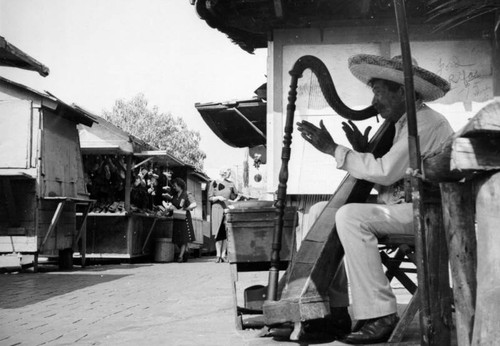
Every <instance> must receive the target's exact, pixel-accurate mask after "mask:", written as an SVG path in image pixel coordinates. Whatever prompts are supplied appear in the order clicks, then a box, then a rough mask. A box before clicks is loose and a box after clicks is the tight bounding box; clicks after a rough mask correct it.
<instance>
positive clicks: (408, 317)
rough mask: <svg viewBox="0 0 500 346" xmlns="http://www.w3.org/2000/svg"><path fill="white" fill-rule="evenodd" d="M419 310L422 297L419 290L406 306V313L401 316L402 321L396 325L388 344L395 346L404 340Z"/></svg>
mask: <svg viewBox="0 0 500 346" xmlns="http://www.w3.org/2000/svg"><path fill="white" fill-rule="evenodd" d="M419 309H420V295H419V294H418V289H417V291H416V292H415V294H414V295H413V296H412V297H411V299H410V302H409V303H408V305H407V306H406V309H405V311H404V312H403V314H402V315H401V319H400V320H399V322H398V324H397V325H396V328H394V330H393V331H392V334H391V336H390V337H389V340H388V343H390V344H391V345H393V344H395V343H400V342H401V341H402V340H403V337H404V334H405V333H406V331H407V330H408V327H409V326H410V324H411V322H412V321H413V319H414V318H415V315H416V314H417V312H418V310H419Z"/></svg>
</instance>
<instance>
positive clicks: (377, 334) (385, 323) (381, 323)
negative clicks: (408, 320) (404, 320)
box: [342, 313, 399, 344]
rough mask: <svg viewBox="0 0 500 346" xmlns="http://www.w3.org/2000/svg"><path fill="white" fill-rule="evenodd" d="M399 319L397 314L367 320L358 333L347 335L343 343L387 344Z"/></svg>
mask: <svg viewBox="0 0 500 346" xmlns="http://www.w3.org/2000/svg"><path fill="white" fill-rule="evenodd" d="M398 321H399V317H398V315H397V314H396V313H394V314H390V315H387V316H382V317H377V318H372V319H369V320H365V322H364V324H363V327H361V329H360V330H359V331H357V332H353V333H351V334H349V335H347V336H346V337H345V338H344V339H343V340H342V341H343V342H345V343H348V344H371V343H377V342H385V341H387V340H388V339H389V337H390V336H391V333H392V331H393V330H394V328H395V327H396V324H397V323H398Z"/></svg>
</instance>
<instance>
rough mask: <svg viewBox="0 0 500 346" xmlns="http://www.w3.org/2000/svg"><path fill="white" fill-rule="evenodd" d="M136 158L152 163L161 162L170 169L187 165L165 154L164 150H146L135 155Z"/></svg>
mask: <svg viewBox="0 0 500 346" xmlns="http://www.w3.org/2000/svg"><path fill="white" fill-rule="evenodd" d="M135 156H137V157H144V158H149V159H150V160H151V161H153V162H158V161H160V162H163V163H166V164H167V165H168V166H170V167H178V166H187V164H186V163H185V162H184V161H182V160H181V159H178V158H176V157H175V156H173V155H171V154H169V153H167V151H166V150H146V151H141V152H139V153H136V154H135Z"/></svg>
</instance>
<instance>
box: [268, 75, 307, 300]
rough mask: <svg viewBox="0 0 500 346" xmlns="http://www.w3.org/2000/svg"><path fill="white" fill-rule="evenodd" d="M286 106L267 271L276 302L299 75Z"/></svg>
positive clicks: (270, 289) (270, 296)
mask: <svg viewBox="0 0 500 346" xmlns="http://www.w3.org/2000/svg"><path fill="white" fill-rule="evenodd" d="M291 75H292V80H291V82H290V91H289V92H288V105H287V107H286V122H285V134H284V136H283V148H282V150H281V169H280V174H279V184H278V196H277V199H276V203H275V206H276V218H275V220H274V234H273V245H272V252H271V268H270V269H269V285H268V291H267V297H268V300H276V299H277V296H278V291H277V288H278V276H279V264H280V250H281V235H282V234H283V216H284V214H285V203H286V187H287V181H288V161H290V152H291V150H290V146H291V144H292V132H293V118H294V113H295V101H296V100H297V83H298V79H299V77H300V74H299V75H297V74H295V73H291Z"/></svg>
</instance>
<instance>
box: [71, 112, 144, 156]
mask: <svg viewBox="0 0 500 346" xmlns="http://www.w3.org/2000/svg"><path fill="white" fill-rule="evenodd" d="M76 107H77V106H76ZM78 108H79V109H81V107H78ZM94 117H95V119H96V121H97V124H94V125H93V126H92V127H88V126H83V125H78V134H79V136H80V147H81V149H82V152H83V153H84V154H105V153H107V154H111V153H115V154H134V153H138V152H141V151H144V150H153V149H154V148H153V147H152V146H150V145H148V144H147V143H145V142H144V141H142V140H140V139H138V138H136V137H134V136H132V135H130V134H129V133H128V132H125V131H123V130H122V129H120V128H119V127H118V126H115V125H113V124H112V123H110V122H109V121H107V120H105V119H104V118H101V117H99V116H97V115H94Z"/></svg>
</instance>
